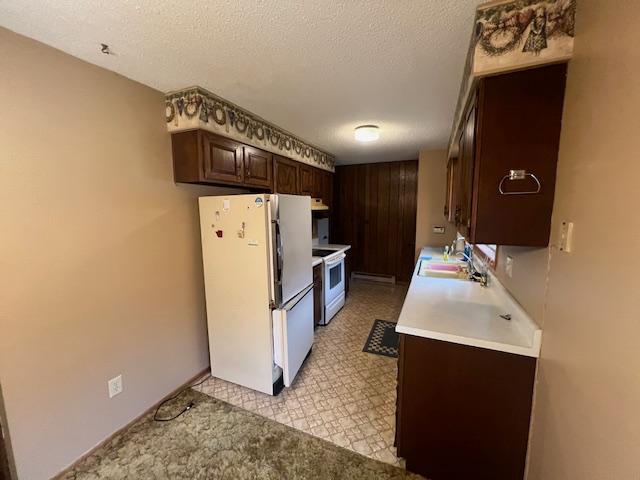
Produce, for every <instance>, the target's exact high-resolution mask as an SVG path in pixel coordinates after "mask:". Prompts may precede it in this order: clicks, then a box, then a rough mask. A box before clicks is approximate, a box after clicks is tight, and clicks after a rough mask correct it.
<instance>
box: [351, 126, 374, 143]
mask: <svg viewBox="0 0 640 480" xmlns="http://www.w3.org/2000/svg"><path fill="white" fill-rule="evenodd" d="M353 136H354V137H355V139H356V140H358V141H359V142H375V141H376V140H378V138H380V128H378V126H377V125H361V126H359V127H356V129H355V131H354V132H353Z"/></svg>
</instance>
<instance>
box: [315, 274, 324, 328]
mask: <svg viewBox="0 0 640 480" xmlns="http://www.w3.org/2000/svg"><path fill="white" fill-rule="evenodd" d="M322 265H323V264H322V263H321V264H320V265H316V266H314V267H313V324H314V325H320V321H321V320H322V307H323V304H322V299H323V298H324V295H323V294H322Z"/></svg>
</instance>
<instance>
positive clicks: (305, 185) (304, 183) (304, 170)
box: [300, 163, 313, 196]
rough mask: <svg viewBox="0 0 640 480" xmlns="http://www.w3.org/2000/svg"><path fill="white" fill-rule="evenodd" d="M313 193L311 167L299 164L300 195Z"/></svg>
mask: <svg viewBox="0 0 640 480" xmlns="http://www.w3.org/2000/svg"><path fill="white" fill-rule="evenodd" d="M312 193H313V167H312V166H310V165H305V164H303V163H301V164H300V195H309V196H312Z"/></svg>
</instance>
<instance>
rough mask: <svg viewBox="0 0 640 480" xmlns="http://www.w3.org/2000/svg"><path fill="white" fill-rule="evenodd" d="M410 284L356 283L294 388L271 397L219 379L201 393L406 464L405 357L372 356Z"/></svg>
mask: <svg viewBox="0 0 640 480" xmlns="http://www.w3.org/2000/svg"><path fill="white" fill-rule="evenodd" d="M406 292H407V287H406V286H404V285H384V284H376V283H370V282H363V281H354V282H352V283H351V290H350V291H349V294H348V296H347V301H346V304H345V306H344V308H343V309H342V310H341V311H340V312H339V313H338V314H337V315H336V316H335V317H334V318H333V320H332V321H331V322H330V323H329V325H327V326H324V327H322V326H321V327H318V328H317V329H316V333H315V341H314V346H313V351H312V353H311V355H310V356H309V358H308V359H307V361H306V362H305V364H304V365H303V367H302V370H301V371H300V373H299V374H298V376H297V377H296V380H295V381H294V384H293V385H292V386H291V388H285V389H284V390H283V391H282V392H281V393H280V395H278V396H275V397H274V396H270V395H266V394H263V393H260V392H256V391H254V390H251V389H248V388H245V387H241V386H239V385H236V384H233V383H229V382H226V381H224V380H220V379H217V378H210V379H209V380H207V381H206V382H205V383H203V384H202V385H201V386H199V387H195V389H196V390H198V391H200V392H202V393H205V394H207V395H209V396H211V397H214V398H217V399H220V400H224V401H225V402H228V403H230V404H232V405H236V406H238V407H241V408H243V409H245V410H249V411H251V412H254V413H257V414H259V415H262V416H264V417H267V418H270V419H272V420H275V421H276V422H279V423H282V424H285V425H288V426H291V427H293V428H296V429H298V430H301V431H303V432H306V433H309V434H311V435H314V436H316V437H319V438H322V439H325V440H328V441H330V442H332V443H334V444H336V445H338V446H341V447H344V448H347V449H349V450H352V451H354V452H357V453H360V454H362V455H365V456H367V457H369V458H373V459H376V460H381V461H383V462H386V463H388V464H391V465H396V466H401V467H403V466H404V465H403V461H402V460H401V459H399V458H398V457H397V456H396V450H395V447H394V446H393V443H394V435H395V409H396V377H397V359H395V358H390V357H385V356H381V355H375V354H371V353H365V352H363V351H362V348H363V347H364V345H365V342H366V340H367V337H368V335H369V332H370V331H371V327H372V325H373V323H374V320H376V319H381V320H388V321H393V322H396V321H397V319H398V316H399V314H400V310H401V308H402V303H403V301H404V297H405V295H406Z"/></svg>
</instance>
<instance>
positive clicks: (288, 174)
mask: <svg viewBox="0 0 640 480" xmlns="http://www.w3.org/2000/svg"><path fill="white" fill-rule="evenodd" d="M274 158H275V182H274V190H275V192H276V193H288V194H291V195H298V192H299V184H298V176H299V165H300V164H299V162H294V161H293V160H289V159H288V158H285V157H281V156H279V155H274Z"/></svg>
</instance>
